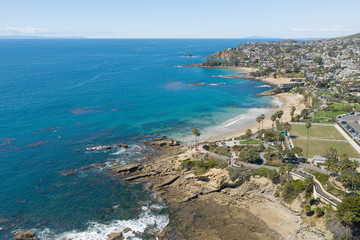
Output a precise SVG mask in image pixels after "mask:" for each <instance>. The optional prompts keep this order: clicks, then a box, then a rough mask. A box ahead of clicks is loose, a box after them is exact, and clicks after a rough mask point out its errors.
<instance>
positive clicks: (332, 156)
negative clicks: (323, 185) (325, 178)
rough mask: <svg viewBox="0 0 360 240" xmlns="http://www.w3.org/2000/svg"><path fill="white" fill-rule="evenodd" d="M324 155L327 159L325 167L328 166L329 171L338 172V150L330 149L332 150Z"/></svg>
mask: <svg viewBox="0 0 360 240" xmlns="http://www.w3.org/2000/svg"><path fill="white" fill-rule="evenodd" d="M324 155H325V157H326V160H325V166H327V169H328V171H329V170H331V171H333V172H337V171H338V169H337V167H336V165H337V162H338V153H337V150H336V148H333V147H330V150H326V152H325V154H324Z"/></svg>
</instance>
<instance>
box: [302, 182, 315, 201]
mask: <svg viewBox="0 0 360 240" xmlns="http://www.w3.org/2000/svg"><path fill="white" fill-rule="evenodd" d="M303 185H304V188H305V200H306V203H307V202H308V197H309V196H311V193H312V192H313V186H314V181H313V178H312V177H308V178H306V179H305V180H304V182H303Z"/></svg>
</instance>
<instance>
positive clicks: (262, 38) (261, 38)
mask: <svg viewBox="0 0 360 240" xmlns="http://www.w3.org/2000/svg"><path fill="white" fill-rule="evenodd" d="M243 39H258V40H266V39H276V40H281V39H283V38H274V37H263V36H249V37H244V38H243Z"/></svg>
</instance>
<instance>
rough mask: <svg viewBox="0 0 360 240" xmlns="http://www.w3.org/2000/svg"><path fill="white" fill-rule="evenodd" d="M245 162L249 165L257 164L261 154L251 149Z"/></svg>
mask: <svg viewBox="0 0 360 240" xmlns="http://www.w3.org/2000/svg"><path fill="white" fill-rule="evenodd" d="M244 160H245V161H246V162H249V163H257V162H259V160H260V154H259V153H258V152H257V151H256V150H255V149H254V148H252V149H249V150H247V151H246V153H245V159H244Z"/></svg>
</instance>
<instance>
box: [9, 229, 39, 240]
mask: <svg viewBox="0 0 360 240" xmlns="http://www.w3.org/2000/svg"><path fill="white" fill-rule="evenodd" d="M14 239H15V240H35V239H37V237H36V235H35V233H34V232H33V231H31V230H30V231H27V232H17V233H15V234H14Z"/></svg>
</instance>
